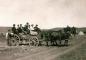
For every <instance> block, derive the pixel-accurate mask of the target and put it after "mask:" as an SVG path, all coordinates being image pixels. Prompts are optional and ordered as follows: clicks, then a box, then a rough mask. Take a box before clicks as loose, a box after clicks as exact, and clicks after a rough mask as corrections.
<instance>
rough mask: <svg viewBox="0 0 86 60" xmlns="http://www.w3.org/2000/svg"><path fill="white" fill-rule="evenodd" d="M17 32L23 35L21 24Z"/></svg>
mask: <svg viewBox="0 0 86 60" xmlns="http://www.w3.org/2000/svg"><path fill="white" fill-rule="evenodd" d="M17 31H18V33H23V27H22V24H20V26H19V25H18V28H17Z"/></svg>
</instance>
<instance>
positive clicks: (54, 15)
mask: <svg viewBox="0 0 86 60" xmlns="http://www.w3.org/2000/svg"><path fill="white" fill-rule="evenodd" d="M26 22H29V23H30V24H38V25H39V27H41V28H55V27H63V26H67V25H70V26H76V27H86V0H0V26H12V24H13V23H15V24H20V23H21V24H25V23H26Z"/></svg>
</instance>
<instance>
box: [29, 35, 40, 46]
mask: <svg viewBox="0 0 86 60" xmlns="http://www.w3.org/2000/svg"><path fill="white" fill-rule="evenodd" d="M38 44H39V40H38V38H37V37H36V36H33V37H30V39H29V46H38Z"/></svg>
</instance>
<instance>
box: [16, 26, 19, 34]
mask: <svg viewBox="0 0 86 60" xmlns="http://www.w3.org/2000/svg"><path fill="white" fill-rule="evenodd" d="M16 29H17V33H18V34H19V24H18V25H17V28H16Z"/></svg>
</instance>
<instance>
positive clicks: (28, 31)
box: [23, 22, 30, 34]
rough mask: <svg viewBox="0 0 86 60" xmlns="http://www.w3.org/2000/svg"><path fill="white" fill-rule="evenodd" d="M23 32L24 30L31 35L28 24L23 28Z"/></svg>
mask: <svg viewBox="0 0 86 60" xmlns="http://www.w3.org/2000/svg"><path fill="white" fill-rule="evenodd" d="M23 30H24V31H25V32H26V33H27V34H29V33H30V25H29V23H28V22H27V23H26V24H25V26H24V27H23Z"/></svg>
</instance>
